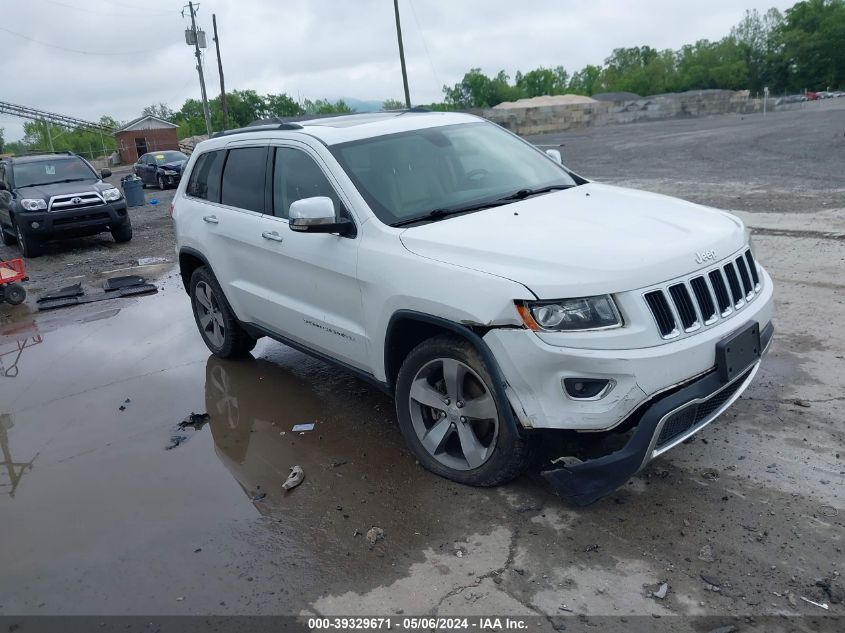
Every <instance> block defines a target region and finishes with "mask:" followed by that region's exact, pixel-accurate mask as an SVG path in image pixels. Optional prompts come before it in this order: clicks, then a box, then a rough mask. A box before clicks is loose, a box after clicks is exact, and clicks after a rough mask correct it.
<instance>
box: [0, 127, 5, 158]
mask: <svg viewBox="0 0 845 633" xmlns="http://www.w3.org/2000/svg"><path fill="white" fill-rule="evenodd" d="M4 133H5V130H4V129H3V128H2V127H0V153H2V152H3V148H4V147H5V146H6V139H5V137H4V136H3V135H4Z"/></svg>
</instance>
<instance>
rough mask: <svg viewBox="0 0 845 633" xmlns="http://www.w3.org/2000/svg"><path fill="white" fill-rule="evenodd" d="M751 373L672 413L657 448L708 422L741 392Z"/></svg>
mask: <svg viewBox="0 0 845 633" xmlns="http://www.w3.org/2000/svg"><path fill="white" fill-rule="evenodd" d="M750 372H751V369H749V370H748V371H746V372H745V373H744V374H743V375H742V376H740V377H739V378H737V379H736V380H735V381H734V382H732V383H731V384H730V385H728V386H727V387H725V388H724V389H722V390H721V391H719V392H717V393H714V394H713V395H712V396H710V397H709V398H707V399H705V400H701V401H699V402H694V403H692V404H689V405H687V406H686V407H684V408H682V409H678V410H677V411H675V412H674V413H672V414H671V415H670V416H669V417H668V418H667V419H666V421H665V422H664V423H663V428H662V429H660V435H659V436H658V438H657V445H656V448H660V447H661V446H665V445H666V444H668V443H669V442H671V441H672V440H674V439H675V438H677V437H679V436H681V435H683V434H684V433H686V432H687V431H689V430H690V429H692V428H694V427H696V426H698V425H699V424H701V423H702V422H705V421H708V420H709V419H710V418H711V417H712V416H713V414H714V413H715V412H716V411H718V410H719V409H721V408H722V406H723V405H724V404H725V403H726V402H727V401H728V400H730V399H731V398H732V397H733V395H734V394H735V393H736V392H737V391H739V388H740V387H741V386H742V384H743V383H744V382H745V380H746V378H748V375H749V373H750Z"/></svg>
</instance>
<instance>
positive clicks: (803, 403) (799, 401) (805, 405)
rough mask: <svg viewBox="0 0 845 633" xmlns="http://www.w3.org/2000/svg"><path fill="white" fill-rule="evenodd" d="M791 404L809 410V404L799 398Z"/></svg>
mask: <svg viewBox="0 0 845 633" xmlns="http://www.w3.org/2000/svg"><path fill="white" fill-rule="evenodd" d="M792 404H794V405H795V406H796V407H805V408H808V409H809V408H810V403H809V402H807V401H806V400H803V399H801V398H796V399H795V400H793V401H792Z"/></svg>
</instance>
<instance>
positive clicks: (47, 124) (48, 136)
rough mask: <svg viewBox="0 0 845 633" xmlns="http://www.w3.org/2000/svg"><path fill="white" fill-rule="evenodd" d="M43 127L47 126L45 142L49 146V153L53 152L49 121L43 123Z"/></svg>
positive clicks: (51, 131)
mask: <svg viewBox="0 0 845 633" xmlns="http://www.w3.org/2000/svg"><path fill="white" fill-rule="evenodd" d="M44 125H46V126H47V142H48V143H49V144H50V151H51V152H53V151H55V150H54V149H53V130H51V129H50V127H51V125H50V122H49V121H44Z"/></svg>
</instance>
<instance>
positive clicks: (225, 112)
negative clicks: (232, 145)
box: [211, 13, 229, 130]
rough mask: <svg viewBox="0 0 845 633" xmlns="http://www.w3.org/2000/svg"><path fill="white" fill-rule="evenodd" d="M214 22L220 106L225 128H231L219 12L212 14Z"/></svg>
mask: <svg viewBox="0 0 845 633" xmlns="http://www.w3.org/2000/svg"><path fill="white" fill-rule="evenodd" d="M211 22H212V24H214V46H215V47H216V48H217V70H218V71H219V72H220V106H221V107H222V108H223V129H224V130H227V129H229V106H228V105H227V104H226V84H225V83H224V82H223V62H222V60H221V59H220V38H218V37H217V14H215V13H212V14H211Z"/></svg>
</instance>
